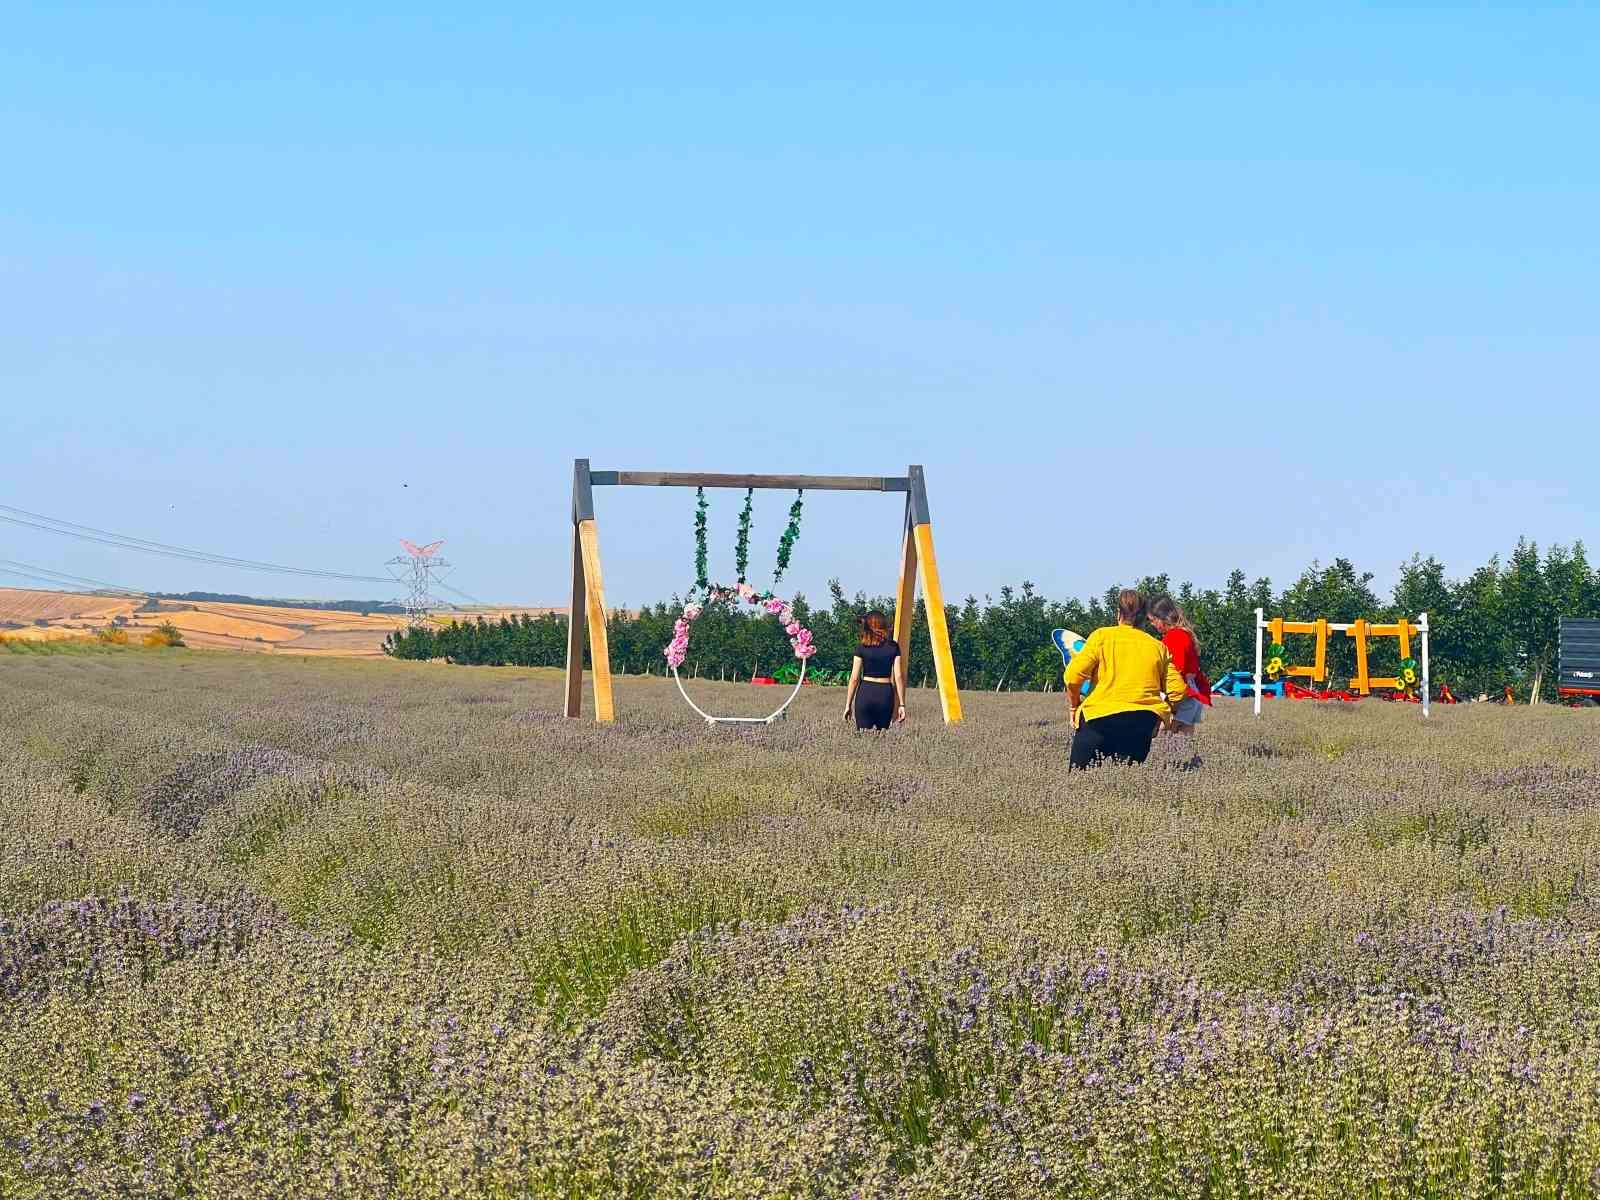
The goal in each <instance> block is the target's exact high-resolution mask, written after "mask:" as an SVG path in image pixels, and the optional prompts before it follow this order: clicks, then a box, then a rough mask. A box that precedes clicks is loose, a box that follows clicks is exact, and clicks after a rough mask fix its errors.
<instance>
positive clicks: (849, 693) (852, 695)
mask: <svg viewBox="0 0 1600 1200" xmlns="http://www.w3.org/2000/svg"><path fill="white" fill-rule="evenodd" d="M860 686H861V655H859V654H858V655H856V656H855V658H854V659H852V660H851V662H850V683H849V686H847V687H846V688H845V693H844V719H845V720H846V721H849V720H850V713H851V712H852V711H853V710H854V708H855V706H856V689H857V688H858V687H860Z"/></svg>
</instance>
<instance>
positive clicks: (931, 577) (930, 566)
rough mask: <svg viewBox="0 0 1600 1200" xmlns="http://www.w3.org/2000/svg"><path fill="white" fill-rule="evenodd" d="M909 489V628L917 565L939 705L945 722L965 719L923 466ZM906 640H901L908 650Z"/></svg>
mask: <svg viewBox="0 0 1600 1200" xmlns="http://www.w3.org/2000/svg"><path fill="white" fill-rule="evenodd" d="M906 479H907V483H908V484H909V489H908V491H907V494H906V524H907V525H908V526H909V528H908V530H907V534H908V536H907V538H906V548H905V557H904V558H903V559H902V560H901V562H902V565H901V575H900V596H901V597H903V598H904V599H905V600H906V601H907V603H906V604H905V605H904V609H905V614H906V616H905V620H906V624H905V629H906V632H907V633H909V632H910V631H911V614H912V612H913V609H914V604H915V599H916V593H915V584H913V583H910V582H908V578H909V576H910V575H911V573H912V569H913V568H915V571H916V576H917V578H918V579H920V580H921V582H922V598H923V600H924V601H925V602H926V605H927V609H928V640H929V641H930V642H932V643H933V673H934V678H935V679H937V680H938V683H939V707H940V708H941V709H943V710H944V723H945V724H946V725H957V724H960V722H961V693H960V692H958V691H956V660H955V656H954V655H952V654H951V653H950V629H949V626H948V624H947V623H946V621H945V618H944V589H943V588H942V587H940V586H939V563H938V561H937V560H936V559H935V558H934V556H933V526H932V524H931V522H930V520H929V517H928V485H927V480H926V479H925V478H924V476H923V474H922V468H921V467H919V466H916V465H914V464H913V465H912V466H911V467H910V468H909V469H908V470H907V472H906ZM894 626H895V631H896V633H898V632H899V630H900V616H899V613H898V612H896V614H895V621H894ZM905 649H906V643H905V642H901V643H900V650H901V652H902V653H904V652H905Z"/></svg>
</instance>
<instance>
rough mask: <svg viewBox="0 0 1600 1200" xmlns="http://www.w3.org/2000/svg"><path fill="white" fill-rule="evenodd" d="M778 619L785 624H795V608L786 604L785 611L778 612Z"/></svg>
mask: <svg viewBox="0 0 1600 1200" xmlns="http://www.w3.org/2000/svg"><path fill="white" fill-rule="evenodd" d="M778 620H780V621H782V622H783V624H784V625H785V626H788V625H793V624H794V623H795V620H794V609H792V608H790V607H789V606H788V605H787V604H785V605H784V606H783V611H782V612H780V613H779V614H778Z"/></svg>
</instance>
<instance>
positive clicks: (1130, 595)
mask: <svg viewBox="0 0 1600 1200" xmlns="http://www.w3.org/2000/svg"><path fill="white" fill-rule="evenodd" d="M1144 607H1145V606H1144V593H1143V592H1136V591H1134V590H1133V589H1132V588H1123V589H1122V590H1121V591H1120V592H1118V593H1117V616H1118V617H1120V618H1121V619H1122V620H1123V621H1124V622H1125V623H1127V624H1129V625H1142V624H1144Z"/></svg>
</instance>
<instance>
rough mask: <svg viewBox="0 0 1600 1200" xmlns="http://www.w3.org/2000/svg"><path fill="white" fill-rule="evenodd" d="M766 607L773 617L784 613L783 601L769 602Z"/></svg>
mask: <svg viewBox="0 0 1600 1200" xmlns="http://www.w3.org/2000/svg"><path fill="white" fill-rule="evenodd" d="M765 607H766V610H767V611H768V612H769V613H771V614H772V615H773V616H777V615H778V614H779V613H781V612H782V611H783V601H782V600H768V601H767V603H766V606H765Z"/></svg>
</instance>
